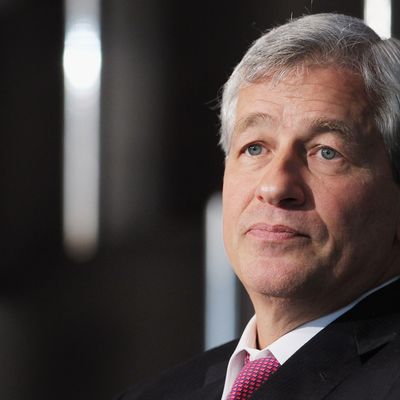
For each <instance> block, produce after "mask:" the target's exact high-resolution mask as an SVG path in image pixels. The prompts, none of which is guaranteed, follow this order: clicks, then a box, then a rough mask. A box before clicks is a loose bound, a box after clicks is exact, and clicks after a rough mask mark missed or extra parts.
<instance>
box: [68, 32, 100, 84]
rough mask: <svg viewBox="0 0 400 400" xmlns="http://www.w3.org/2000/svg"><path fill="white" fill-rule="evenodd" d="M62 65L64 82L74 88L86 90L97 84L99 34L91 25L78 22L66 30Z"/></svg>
mask: <svg viewBox="0 0 400 400" xmlns="http://www.w3.org/2000/svg"><path fill="white" fill-rule="evenodd" d="M91 28H92V29H91ZM63 65H64V73H65V78H66V82H67V83H68V84H70V85H71V87H72V88H73V89H74V90H88V89H91V88H93V87H96V86H97V85H98V83H99V78H100V70H101V48H100V39H99V34H98V32H97V31H95V30H94V29H93V27H91V26H90V25H84V24H78V25H76V26H73V27H72V28H71V30H70V31H69V32H67V36H66V39H65V47H64V59H63Z"/></svg>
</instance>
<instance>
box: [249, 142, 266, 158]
mask: <svg viewBox="0 0 400 400" xmlns="http://www.w3.org/2000/svg"><path fill="white" fill-rule="evenodd" d="M245 150H246V153H247V154H248V155H250V156H259V155H260V154H261V153H262V151H263V147H262V146H261V145H260V144H258V143H254V144H251V145H250V146H247V147H246V149H245Z"/></svg>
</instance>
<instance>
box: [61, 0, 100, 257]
mask: <svg viewBox="0 0 400 400" xmlns="http://www.w3.org/2000/svg"><path fill="white" fill-rule="evenodd" d="M99 21H100V18H99V0H65V43H64V56H63V66H64V154H63V156H64V168H63V234H64V246H65V250H66V252H67V254H68V255H69V256H71V257H72V258H73V259H75V260H86V259H88V258H90V257H91V256H92V255H93V254H94V253H95V252H96V249H97V245H98V235H99V165H100V160H99V116H100V75H101V74H100V72H101V61H102V56H101V42H100V26H99Z"/></svg>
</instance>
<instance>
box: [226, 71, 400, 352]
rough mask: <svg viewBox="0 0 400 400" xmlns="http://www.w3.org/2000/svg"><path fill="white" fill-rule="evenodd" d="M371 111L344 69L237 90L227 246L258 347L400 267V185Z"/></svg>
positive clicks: (357, 80)
mask: <svg viewBox="0 0 400 400" xmlns="http://www.w3.org/2000/svg"><path fill="white" fill-rule="evenodd" d="M370 114H371V113H370V112H369V105H368V102H367V99H366V95H365V93H364V89H363V85H362V81H361V79H360V78H359V77H358V76H356V75H354V74H353V73H352V72H350V71H348V70H344V69H339V68H333V67H316V66H314V67H313V66H310V67H308V68H306V69H305V70H304V72H302V73H301V74H300V75H299V74H298V75H295V74H293V75H289V76H287V77H286V78H285V79H284V80H282V81H280V82H279V83H276V82H275V83H274V82H272V81H271V80H268V79H267V80H264V81H262V82H258V83H254V84H249V85H247V86H246V87H244V88H242V89H241V91H240V92H239V99H238V105H237V112H236V121H235V129H234V132H233V136H232V141H231V148H230V150H229V153H228V156H227V159H226V167H225V176H224V187H223V210H224V214H223V218H224V241H225V247H226V250H227V253H228V256H229V258H230V261H231V263H232V265H233V267H234V269H235V272H236V274H237V275H238V277H239V279H240V280H241V281H242V283H243V285H244V286H245V288H246V290H247V292H248V293H249V295H250V298H251V300H252V302H253V305H254V307H255V311H256V315H257V329H258V340H259V345H260V347H265V346H267V345H268V344H269V343H271V342H272V341H274V340H276V339H277V338H278V337H280V336H281V335H283V334H285V333H286V332H288V331H290V330H292V329H294V328H295V327H297V326H299V325H301V324H303V323H305V322H307V321H310V320H312V319H315V318H318V317H319V316H321V315H324V314H326V313H329V312H331V311H334V310H336V309H338V308H340V307H342V306H344V305H346V304H348V303H350V302H351V301H352V300H354V299H356V298H357V297H359V296H360V295H361V294H362V293H363V292H365V291H367V290H369V289H371V288H373V287H376V286H378V285H379V284H380V283H383V282H385V281H386V280H388V279H389V278H391V277H393V276H396V275H398V274H399V273H400V271H399V265H400V262H399V240H398V238H399V233H400V222H399V221H400V190H399V187H398V186H397V185H396V184H395V182H394V180H393V177H392V172H391V169H390V165H389V161H388V157H387V153H386V151H385V148H384V144H383V141H382V138H381V136H380V134H379V133H378V132H377V131H376V130H375V128H374V125H373V123H372V120H371V119H370Z"/></svg>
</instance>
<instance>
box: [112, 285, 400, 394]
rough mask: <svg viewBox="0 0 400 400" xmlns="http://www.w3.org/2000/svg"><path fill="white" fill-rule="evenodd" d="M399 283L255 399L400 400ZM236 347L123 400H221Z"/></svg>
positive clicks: (324, 337)
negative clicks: (229, 362) (229, 363)
mask: <svg viewBox="0 0 400 400" xmlns="http://www.w3.org/2000/svg"><path fill="white" fill-rule="evenodd" d="M399 300H400V282H399V281H397V282H395V283H392V284H390V285H389V286H387V287H385V288H383V289H381V290H379V291H377V292H375V293H373V294H371V295H370V296H368V297H367V298H365V299H364V300H363V301H361V302H360V303H358V305H356V306H355V307H354V308H353V309H352V310H350V311H348V312H347V313H346V314H344V315H342V316H341V317H340V318H339V319H337V320H336V321H334V322H333V323H331V324H330V325H329V326H328V327H326V328H325V329H324V330H322V331H321V332H320V333H319V334H317V335H316V336H314V337H313V338H312V339H311V340H310V341H309V342H308V343H306V344H305V345H304V346H303V347H301V348H300V349H299V350H298V351H297V352H296V353H295V354H294V355H293V356H292V357H290V358H289V359H288V360H287V361H286V362H285V364H284V365H282V366H281V367H280V368H279V370H278V371H277V372H276V373H275V374H274V375H273V376H272V377H271V378H270V379H269V380H268V381H267V382H266V383H265V384H264V385H263V386H262V387H261V388H260V389H259V390H258V391H257V392H255V393H254V394H253V397H252V399H254V400H256V399H271V400H292V399H295V400H319V399H329V400H342V399H346V400H368V399H371V400H383V399H385V400H400V335H399V333H400V301H399ZM236 344H237V342H231V343H228V344H225V345H223V346H221V347H218V348H216V349H213V350H210V351H208V352H205V353H204V354H202V355H200V356H198V357H196V358H194V359H192V360H190V361H188V362H186V363H184V364H181V365H179V366H177V367H175V368H173V369H171V370H168V371H166V372H165V373H164V374H162V375H161V376H160V377H158V378H157V379H155V380H153V381H151V382H149V383H147V384H144V385H139V386H135V387H133V388H132V389H130V390H129V391H127V392H126V393H124V394H122V395H121V396H120V397H118V400H182V399H185V400H186V399H188V400H200V399H202V400H220V399H221V395H222V389H223V385H224V379H225V373H226V368H227V364H228V360H229V358H230V356H231V354H232V353H233V351H234V349H235V346H236Z"/></svg>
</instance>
